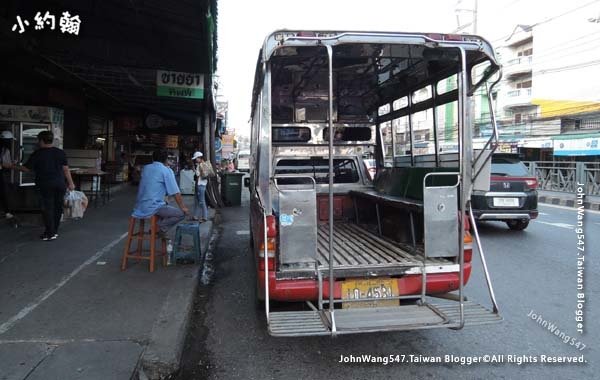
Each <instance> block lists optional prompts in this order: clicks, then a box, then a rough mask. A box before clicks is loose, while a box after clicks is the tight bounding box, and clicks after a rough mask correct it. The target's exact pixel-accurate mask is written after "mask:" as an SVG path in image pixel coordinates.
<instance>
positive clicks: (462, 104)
mask: <svg viewBox="0 0 600 380" xmlns="http://www.w3.org/2000/svg"><path fill="white" fill-rule="evenodd" d="M459 51H460V62H461V65H460V70H461V72H460V75H459V78H460V81H459V87H458V94H459V97H458V103H459V113H458V115H459V121H458V162H459V172H460V174H459V176H460V177H459V194H460V195H459V196H460V210H459V212H460V218H459V220H460V226H459V229H460V233H459V235H458V257H459V259H458V260H459V274H458V280H459V284H458V286H459V287H458V297H459V302H460V322H459V327H458V328H459V329H461V328H463V327H464V325H465V313H464V294H463V293H464V268H465V252H464V236H465V221H464V218H465V205H466V203H467V202H468V201H469V200H468V199H467V198H466V194H467V192H468V191H465V179H466V176H467V175H470V174H471V170H466V168H467V166H468V167H469V169H470V168H471V164H472V162H471V160H469V162H466V161H465V153H466V152H465V145H467V146H468V148H470V147H471V144H470V142H469V144H465V134H466V133H465V132H466V129H467V128H470V125H468V123H467V121H468V120H470V119H469V118H468V117H467V110H468V109H469V108H468V105H467V91H468V81H467V55H466V52H465V51H464V49H462V48H459ZM468 135H469V136H470V134H468ZM471 156H472V155H471V154H467V157H469V158H470V157H471ZM468 182H469V183H470V181H468Z"/></svg>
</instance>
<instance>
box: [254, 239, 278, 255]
mask: <svg viewBox="0 0 600 380" xmlns="http://www.w3.org/2000/svg"><path fill="white" fill-rule="evenodd" d="M276 249H277V241H276V240H275V238H268V239H267V256H268V257H275V250H276ZM258 257H265V243H264V242H261V243H260V245H259V250H258Z"/></svg>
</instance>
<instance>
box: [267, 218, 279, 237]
mask: <svg viewBox="0 0 600 380" xmlns="http://www.w3.org/2000/svg"><path fill="white" fill-rule="evenodd" d="M276 236H277V219H276V218H275V215H267V237H276Z"/></svg>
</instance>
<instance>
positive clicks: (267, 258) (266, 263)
mask: <svg viewBox="0 0 600 380" xmlns="http://www.w3.org/2000/svg"><path fill="white" fill-rule="evenodd" d="M263 229H264V236H263V239H264V242H265V243H264V246H265V247H264V255H265V315H266V316H267V325H268V324H269V248H268V246H269V243H268V240H267V212H266V211H265V210H263Z"/></svg>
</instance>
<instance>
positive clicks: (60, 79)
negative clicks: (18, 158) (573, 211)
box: [0, 0, 217, 118]
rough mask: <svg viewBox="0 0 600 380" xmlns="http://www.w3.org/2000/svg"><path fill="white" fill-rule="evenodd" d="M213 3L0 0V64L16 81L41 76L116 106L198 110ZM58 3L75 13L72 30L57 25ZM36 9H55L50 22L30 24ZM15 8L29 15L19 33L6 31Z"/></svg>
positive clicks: (208, 67)
mask: <svg viewBox="0 0 600 380" xmlns="http://www.w3.org/2000/svg"><path fill="white" fill-rule="evenodd" d="M216 3H217V1H216V0H197V1H191V0H180V1H162V0H144V1H139V0H133V1H116V0H106V1H91V0H55V1H52V2H48V1H45V0H33V1H18V0H6V1H2V4H1V5H0V15H1V16H0V52H1V53H2V57H3V58H2V61H3V62H2V63H0V65H1V68H2V69H3V70H9V72H11V73H14V74H15V75H16V76H18V79H17V78H15V79H14V81H15V83H17V81H19V85H21V83H22V82H27V81H30V82H31V83H32V84H36V83H37V82H41V81H43V82H44V83H45V84H46V85H48V86H60V87H62V88H63V89H64V87H71V88H72V89H75V90H77V91H79V90H82V91H83V93H84V96H86V97H90V98H93V99H95V100H97V101H102V103H104V104H110V106H111V109H113V110H117V111H119V110H123V111H126V110H131V109H138V110H143V111H145V112H152V113H159V114H161V113H164V114H173V113H177V114H182V115H184V116H185V115H187V116H188V117H190V118H191V117H193V115H202V114H203V113H204V110H205V108H204V107H206V104H207V99H208V100H209V101H208V103H209V106H210V107H213V105H212V96H213V94H212V91H211V90H212V88H211V87H212V74H213V72H214V70H215V67H216V42H217V39H216V11H217V5H216ZM65 11H67V12H69V13H70V15H72V16H74V15H77V16H79V18H80V20H81V24H80V28H79V32H78V34H77V35H76V34H69V33H63V32H61V30H60V27H59V25H58V24H59V18H60V17H61V14H62V13H63V12H65ZM38 12H40V13H41V14H42V15H43V14H45V13H46V12H49V14H52V15H54V16H55V22H56V25H55V29H54V30H52V29H50V25H45V27H44V29H42V30H36V29H35V26H36V22H35V16H36V14H37V13H38ZM17 16H20V17H21V18H22V19H25V20H28V22H29V25H28V26H27V28H26V29H25V30H24V32H23V33H19V32H18V30H17V31H12V27H13V24H17ZM161 71H162V72H163V74H166V77H165V76H163V77H164V78H166V79H167V82H165V83H162V86H161V83H160V81H157V79H160V78H161V76H160V72H161ZM192 82H193V86H191V87H190V83H192ZM157 83H158V85H157ZM7 86H11V85H10V83H9V84H8V85H7ZM15 86H16V85H15ZM67 90H68V88H67ZM15 91H18V90H17V89H15Z"/></svg>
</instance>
